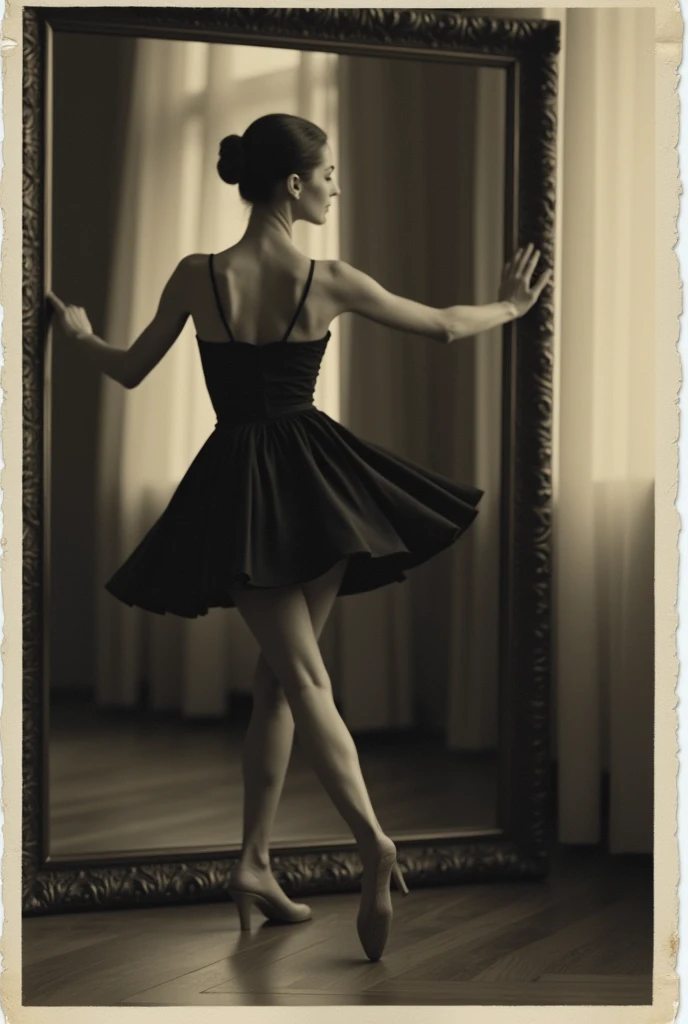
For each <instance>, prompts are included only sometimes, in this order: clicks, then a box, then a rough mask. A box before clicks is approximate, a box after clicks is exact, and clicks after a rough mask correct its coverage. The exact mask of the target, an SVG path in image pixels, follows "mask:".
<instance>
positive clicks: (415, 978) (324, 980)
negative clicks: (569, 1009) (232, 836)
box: [22, 847, 652, 1006]
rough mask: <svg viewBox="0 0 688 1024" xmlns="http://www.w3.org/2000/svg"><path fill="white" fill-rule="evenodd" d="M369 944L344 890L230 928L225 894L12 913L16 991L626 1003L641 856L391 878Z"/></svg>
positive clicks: (642, 928) (183, 999) (121, 996)
mask: <svg viewBox="0 0 688 1024" xmlns="http://www.w3.org/2000/svg"><path fill="white" fill-rule="evenodd" d="M393 899H394V905H395V916H394V922H393V928H392V934H391V937H390V940H389V943H388V946H387V950H386V952H385V956H384V957H383V959H382V960H381V961H380V962H378V963H376V964H373V963H370V962H368V961H367V960H366V959H365V957H364V955H363V953H362V950H361V948H360V946H359V944H358V939H357V936H356V929H355V918H356V911H357V907H358V895H357V894H355V893H353V894H349V893H346V894H342V895H335V896H318V897H315V898H313V899H311V901H310V902H311V905H312V907H313V919H312V920H311V921H308V922H305V923H303V924H299V925H274V924H270V923H269V922H267V921H265V919H264V918H263V917H262V916H261V915H260V914H259V913H258V912H257V911H254V920H253V930H252V932H251V933H241V932H240V930H239V923H238V917H237V915H236V910H235V907H234V906H233V904H232V903H231V902H227V903H215V904H207V905H197V906H189V907H164V908H157V909H152V910H125V911H107V912H98V913H90V912H87V913H80V914H70V915H55V916H48V917H42V918H27V919H25V920H24V922H23V929H24V946H23V961H24V990H23V1000H22V1001H23V1003H24V1005H33V1006H38V1005H40V1006H65V1005H73V1006H86V1005H92V1006H113V1005H115V1006H121V1005H126V1006H246V1005H261V1006H262V1005H273V1006H313V1005H323V1006H325V1005H327V1006H329V1005H345V1004H353V1005H389V1004H392V1005H399V1004H406V1005H433V1004H435V1005H438V1004H443V1005H447V1004H448V1005H456V1004H474V1005H476V1004H477V1005H537V1006H540V1005H555V1006H556V1005H627V1004H648V1003H651V1002H652V983H651V977H652V868H651V863H650V860H649V858H643V857H638V858H636V857H614V858H612V857H609V856H607V855H606V854H604V853H600V852H598V851H595V850H591V849H588V848H586V849H578V848H575V847H566V848H560V849H558V850H557V853H556V857H555V861H554V863H553V867H552V872H551V874H550V876H549V877H548V878H547V879H545V880H544V881H537V882H520V881H517V882H508V883H506V882H504V883H501V882H487V883H482V884H463V885H458V886H452V887H442V888H425V889H422V888H418V889H412V890H411V892H410V894H409V896H408V897H406V898H404V897H402V896H401V894H400V893H398V892H397V891H396V890H394V892H393Z"/></svg>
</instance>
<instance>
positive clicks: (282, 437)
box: [22, 6, 656, 1007]
mask: <svg viewBox="0 0 688 1024" xmlns="http://www.w3.org/2000/svg"><path fill="white" fill-rule="evenodd" d="M23 26H24V27H23V32H24V37H23V53H24V58H23V59H24V110H25V117H24V140H23V141H24V167H25V179H24V221H23V230H24V245H25V260H24V264H23V272H24V282H23V297H24V304H25V310H26V313H25V337H24V382H25V399H24V403H25V404H24V428H23V446H24V584H23V585H24V592H23V601H24V607H23V616H24V655H23V656H24V664H23V686H24V737H23V759H24V779H23V783H24V785H23V803H22V815H23V848H22V876H23V877H22V914H23V920H22V932H23V935H22V971H23V987H22V1001H23V1004H24V1005H25V1006H34V1007H40V1006H42V1007H58V1006H61V1007H66V1006H72V1007H80V1006H83V1007H95V1006H97V1007H107V1006H110V1007H113V1006H116V1007H128V1006H157V1007H164V1006H189V1007H191V1006H204V1007H206V1006H232V1007H238V1006H304V1007H306V1006H323V1007H324V1006H344V1005H352V1006H357V1005H360V1006H373V1005H384V1006H389V1005H404V1006H419V1007H421V1006H462V1005H472V1006H486V1005H487V1006H511V1005H517V1006H549V1007H555V1006H581V1007H583V1006H587V1007H589V1006H600V1007H602V1006H615V1007H622V1006H633V1007H640V1006H651V1005H652V1003H653V920H654V900H653V886H654V881H655V879H654V868H653V865H654V856H653V839H654V813H655V803H654V783H655V775H654V765H653V745H654V738H655V732H654V727H655V721H654V700H655V631H654V621H655V605H654V579H655V544H654V537H655V476H656V465H655V452H656V437H655V415H656V407H655V399H656V391H655V312H656V310H655V284H654V281H655V269H654V268H655V258H656V251H655V247H656V242H655V222H656V203H655V191H656V180H655V179H656V170H655V148H656V140H655V54H654V47H655V32H656V26H655V12H654V10H653V9H651V8H637V9H631V8H579V9H566V10H564V9H561V10H559V9H557V11H556V12H548V11H547V10H542V11H539V10H538V9H523V10H521V9H517V8H513V9H503V10H500V9H496V8H491V9H484V10H478V9H471V10H465V11H457V10H453V9H452V10H444V11H443V10H429V9H428V10H420V9H419V10H414V9H404V8H399V9H385V10H374V9H344V8H341V9H340V8H319V9H305V8H304V9H292V10H287V9H283V10H278V9H268V8H197V9H192V8H184V7H159V8H146V7H132V8H119V9H118V8H98V7H93V6H90V7H85V8H59V9H58V8H54V9H50V8H37V7H34V8H28V7H27V8H24V22H23Z"/></svg>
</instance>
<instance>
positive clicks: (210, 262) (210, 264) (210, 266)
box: [208, 252, 234, 341]
mask: <svg viewBox="0 0 688 1024" xmlns="http://www.w3.org/2000/svg"><path fill="white" fill-rule="evenodd" d="M208 269H209V270H210V280H211V281H212V283H213V293H214V295H215V302H216V304H217V311H218V313H219V314H220V319H221V320H222V323H223V324H224V326H225V330H226V331H227V334H228V335H229V340H230V341H234V335H233V334H232V331H231V329H230V326H229V324H228V323H227V317H226V316H225V313H224V310H223V308H222V303H221V302H220V294H219V292H218V290H217V281H216V280H215V272H214V270H213V253H212V252H211V253H210V256H209V257H208Z"/></svg>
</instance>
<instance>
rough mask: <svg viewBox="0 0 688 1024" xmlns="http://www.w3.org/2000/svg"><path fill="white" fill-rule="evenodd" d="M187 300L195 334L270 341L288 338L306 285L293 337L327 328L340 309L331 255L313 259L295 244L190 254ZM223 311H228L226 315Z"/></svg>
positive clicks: (301, 337)
mask: <svg viewBox="0 0 688 1024" xmlns="http://www.w3.org/2000/svg"><path fill="white" fill-rule="evenodd" d="M187 262H188V275H187V279H186V281H187V286H188V289H185V291H187V304H188V309H189V312H190V314H191V317H192V319H193V322H194V326H195V329H196V334H197V336H198V337H199V338H200V339H202V340H203V341H206V342H218V343H222V342H227V341H229V340H230V337H229V336H228V334H229V332H228V328H229V330H230V331H231V335H232V336H233V337H234V339H236V340H237V341H240V342H243V343H244V344H251V345H257V346H258V345H267V344H271V343H273V342H276V341H279V340H280V339H282V338H284V336H285V333H286V332H287V331H288V330H289V327H290V324H292V320H293V317H294V314H295V313H296V312H297V310H298V309H299V304H300V302H301V299H302V297H303V295H304V289H305V288H306V287H307V286H308V291H307V301H306V302H305V303H304V304H303V306H302V307H301V309H300V312H299V314H298V316H297V318H296V320H295V321H294V322H293V325H292V326H291V330H290V331H289V337H288V340H289V341H290V342H292V343H298V342H304V341H313V340H315V339H319V338H322V337H324V335H325V334H327V332H328V330H329V328H330V323H331V321H332V319H333V318H334V317H335V316H336V315H337V313H338V312H339V310H338V309H337V307H336V303H335V301H334V300H333V297H332V294H331V288H330V289H328V283H330V279H331V270H330V261H327V260H316V261H315V263H314V267H313V273H312V278H311V280H310V285H308V279H309V274H310V270H311V260H310V259H308V258H307V257H306V256H304V255H302V254H301V253H299V252H298V251H297V250H296V249H293V250H289V249H279V250H275V251H273V252H271V253H270V254H269V255H265V254H263V255H259V254H258V253H257V252H256V250H255V249H251V248H248V247H242V246H241V244H239V245H236V246H233V247H232V248H230V249H226V250H225V251H223V252H220V253H217V254H215V255H214V257H213V259H212V261H210V260H209V257H208V255H207V254H200V253H199V254H194V255H193V256H191V257H189V258H188V261H187ZM223 314H224V316H223Z"/></svg>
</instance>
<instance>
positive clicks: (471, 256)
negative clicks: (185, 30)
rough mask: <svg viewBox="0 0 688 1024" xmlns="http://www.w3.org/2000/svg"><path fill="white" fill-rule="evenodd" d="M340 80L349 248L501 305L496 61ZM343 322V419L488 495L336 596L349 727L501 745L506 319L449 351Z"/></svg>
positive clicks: (364, 265) (371, 67)
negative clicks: (418, 558)
mask: <svg viewBox="0 0 688 1024" xmlns="http://www.w3.org/2000/svg"><path fill="white" fill-rule="evenodd" d="M339 88H340V139H341V152H340V154H339V163H340V165H341V175H340V177H341V185H342V195H341V197H340V205H341V245H342V257H343V258H344V259H346V260H348V261H349V262H351V263H353V264H354V265H355V266H358V267H360V269H362V270H364V271H366V272H367V273H370V274H371V275H372V276H373V277H375V278H376V279H377V280H378V281H380V283H381V284H383V285H384V286H385V287H387V288H388V289H389V290H391V291H393V292H396V293H398V294H401V295H405V296H408V297H410V298H415V299H417V300H418V301H421V302H426V303H428V304H430V305H435V306H448V305H451V304H453V303H458V302H463V303H473V302H477V301H493V300H494V298H495V296H496V291H497V287H498V283H499V278H500V272H501V267H502V263H503V252H502V233H503V227H502V216H503V206H502V204H503V192H504V185H503V173H504V107H505V103H504V88H505V82H504V75H503V72H501V71H500V70H497V69H490V70H485V71H480V72H477V71H476V69H474V68H468V67H456V66H449V65H446V64H441V63H437V64H433V63H429V62H420V61H419V62H412V61H396V60H374V61H369V60H364V59H361V58H347V57H342V58H341V59H340V62H339ZM483 119H484V120H483ZM342 321H343V323H342V356H343V359H342V421H343V422H344V423H346V425H347V426H349V427H350V429H352V430H354V431H355V432H356V433H358V434H360V435H361V436H362V437H365V438H367V439H369V440H370V441H373V442H375V443H378V444H382V445H385V446H386V447H388V448H390V449H391V450H392V451H395V452H398V453H399V454H400V455H403V456H405V457H407V458H410V459H413V460H414V461H416V462H418V463H420V464H421V465H425V466H428V467H430V468H433V469H435V470H436V471H438V472H441V473H444V474H445V475H447V476H449V477H452V478H455V479H462V480H465V481H466V482H471V483H475V484H476V485H477V486H479V487H482V488H483V489H484V490H485V491H486V494H485V497H484V498H483V501H482V502H481V512H480V515H479V516H478V518H477V519H476V521H475V523H474V524H473V525H472V526H471V529H470V530H469V531H468V532H467V533H466V534H465V535H464V536H463V537H462V538H461V540H460V541H459V543H458V544H457V545H454V546H453V547H452V548H450V549H449V550H448V551H446V552H442V553H441V554H440V555H438V556H437V557H436V558H435V559H432V560H430V561H429V562H427V563H426V564H424V565H422V566H419V567H417V568H416V569H414V570H413V571H412V572H410V573H409V577H408V580H407V581H406V582H404V583H403V584H401V585H399V584H392V585H390V586H389V587H385V588H382V589H380V590H378V591H372V592H370V593H368V594H361V595H358V596H357V597H356V598H355V599H354V598H346V599H344V600H342V601H340V602H338V603H337V605H336V607H335V611H334V614H333V619H334V621H335V623H336V627H337V638H338V647H337V650H338V658H337V661H336V665H335V666H334V675H335V678H334V680H333V681H334V682H335V683H336V687H335V689H336V692H337V694H338V696H339V700H340V703H341V706H342V711H343V714H344V717H345V718H346V720H347V722H348V724H349V727H350V728H351V729H352V730H353V731H356V732H360V731H363V730H370V729H392V728H403V727H408V726H421V727H424V728H427V729H430V730H432V731H434V732H436V733H438V734H439V736H440V737H441V739H440V742H443V743H445V744H446V745H447V746H448V747H451V748H452V749H456V750H484V749H494V748H495V746H496V730H497V719H496V707H497V682H498V677H497V663H496V657H495V655H496V643H495V638H496V631H497V607H498V606H497V599H498V589H497V582H498V560H497V552H498V547H499V545H498V538H499V467H500V424H501V350H500V345H501V336H500V335H501V332H499V331H497V332H490V335H489V336H481V337H478V338H475V339H466V340H464V341H462V342H460V343H456V344H455V345H453V346H451V348H446V347H444V346H440V345H437V344H436V343H434V342H432V341H431V340H429V339H427V338H422V337H420V336H412V335H408V334H404V333H403V332H397V331H393V330H391V329H387V328H384V327H382V326H380V325H378V324H374V323H371V322H369V321H365V320H363V319H362V318H356V319H355V320H353V321H351V320H348V318H346V317H343V318H342Z"/></svg>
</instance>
